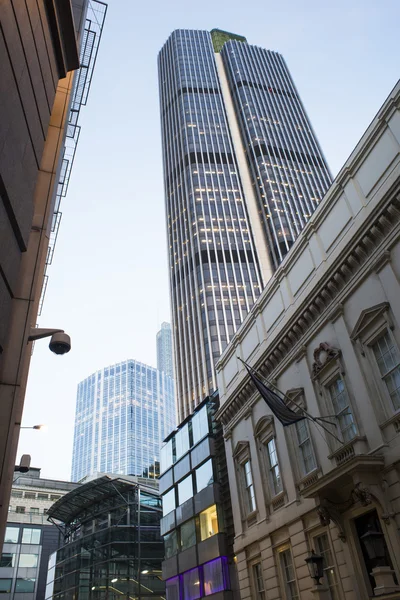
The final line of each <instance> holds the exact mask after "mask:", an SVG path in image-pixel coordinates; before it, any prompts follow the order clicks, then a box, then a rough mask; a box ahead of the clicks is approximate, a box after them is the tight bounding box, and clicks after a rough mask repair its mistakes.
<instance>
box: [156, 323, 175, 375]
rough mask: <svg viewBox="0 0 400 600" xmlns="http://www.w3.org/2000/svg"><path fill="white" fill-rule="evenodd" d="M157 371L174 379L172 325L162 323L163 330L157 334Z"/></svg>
mask: <svg viewBox="0 0 400 600" xmlns="http://www.w3.org/2000/svg"><path fill="white" fill-rule="evenodd" d="M157 369H158V370H159V371H163V372H164V373H166V374H167V375H169V376H170V377H172V378H173V377H174V368H173V362H172V332H171V324H170V323H161V329H160V331H159V332H158V333H157Z"/></svg>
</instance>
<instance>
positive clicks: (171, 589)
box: [165, 577, 179, 600]
mask: <svg viewBox="0 0 400 600" xmlns="http://www.w3.org/2000/svg"><path fill="white" fill-rule="evenodd" d="M165 587H166V592H167V600H179V577H172V579H167V581H166V582H165Z"/></svg>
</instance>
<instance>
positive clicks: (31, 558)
mask: <svg viewBox="0 0 400 600" xmlns="http://www.w3.org/2000/svg"><path fill="white" fill-rule="evenodd" d="M37 565H38V555H37V554H20V555H19V565H18V566H20V567H31V568H32V567H37Z"/></svg>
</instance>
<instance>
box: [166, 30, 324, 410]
mask: <svg viewBox="0 0 400 600" xmlns="http://www.w3.org/2000/svg"><path fill="white" fill-rule="evenodd" d="M159 83H160V102H161V127H162V145H163V159H164V183H165V195H166V213H167V225H168V237H169V248H170V256H169V258H170V290H171V304H172V325H173V335H174V348H175V356H174V360H175V378H176V393H177V398H178V411H179V421H182V420H183V419H184V418H185V417H187V416H188V415H189V414H190V413H191V412H192V411H193V409H194V407H195V406H196V405H197V404H198V403H199V402H201V401H202V400H203V399H204V398H205V397H206V396H208V395H209V394H210V393H212V391H213V390H215V389H216V377H215V370H214V364H215V362H216V360H217V359H218V357H219V356H220V354H221V353H222V351H223V350H224V348H225V347H226V345H227V344H228V342H229V341H230V340H231V339H232V337H233V336H234V334H235V332H236V330H237V328H238V327H239V325H240V324H241V323H242V321H243V320H244V318H245V316H246V315H247V314H248V312H249V311H250V309H251V307H252V306H253V304H254V302H255V300H256V299H257V297H258V296H259V294H260V291H261V289H262V288H263V286H264V285H265V284H266V283H267V281H268V280H269V279H270V277H271V275H272V273H273V272H274V270H275V269H276V268H277V267H278V265H279V264H280V262H281V261H282V260H283V258H284V257H285V255H286V254H287V252H288V251H289V249H290V247H291V246H292V245H293V243H294V241H295V239H296V237H297V236H298V234H299V233H300V231H301V229H302V228H303V227H304V225H305V224H306V223H307V221H308V219H309V217H310V215H311V214H312V212H313V211H314V210H315V208H316V207H317V206H318V203H319V202H320V200H321V199H322V197H323V196H324V194H325V192H326V191H327V189H328V187H329V185H330V183H331V175H330V173H329V169H328V167H327V164H326V161H325V159H324V156H323V154H322V152H321V149H320V147H319V145H318V142H317V140H316V137H315V135H314V133H313V131H312V128H311V124H310V122H309V119H308V117H307V115H306V113H305V110H304V107H303V105H302V102H301V100H300V97H299V94H298V92H297V90H296V87H295V85H294V83H293V81H292V79H291V76H290V73H289V71H288V69H287V67H286V65H285V62H284V60H283V58H282V56H280V55H279V54H277V53H275V52H271V51H268V50H264V49H262V48H258V47H255V46H251V45H249V44H247V42H246V39H245V38H243V37H241V36H237V35H233V34H229V33H226V32H222V31H219V30H213V31H212V32H208V31H193V30H177V31H174V32H173V33H172V34H171V36H170V37H169V39H168V40H167V42H166V43H165V45H164V47H163V48H162V50H161V52H160V55H159Z"/></svg>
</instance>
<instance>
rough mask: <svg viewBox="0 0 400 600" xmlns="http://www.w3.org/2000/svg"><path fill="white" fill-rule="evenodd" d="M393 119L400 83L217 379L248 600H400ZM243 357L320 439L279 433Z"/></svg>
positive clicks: (399, 145) (285, 430)
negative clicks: (312, 570)
mask: <svg viewBox="0 0 400 600" xmlns="http://www.w3.org/2000/svg"><path fill="white" fill-rule="evenodd" d="M399 107H400V82H399V83H398V84H397V85H396V87H395V88H394V90H393V91H392V92H391V94H390V95H389V97H388V98H387V100H386V101H385V103H384V104H383V106H382V107H381V108H380V110H379V112H378V114H377V116H376V117H375V118H374V120H373V121H372V123H371V125H370V126H369V127H368V129H367V131H366V132H365V134H364V136H363V137H362V138H361V140H360V142H359V143H358V145H357V146H356V148H355V149H354V151H353V153H352V154H351V155H350V158H349V159H348V160H347V162H346V163H345V165H344V166H343V168H342V169H341V171H340V172H339V174H338V176H337V177H336V179H335V182H334V185H333V186H332V187H331V189H330V190H329V191H328V193H327V194H326V196H325V198H324V200H323V203H322V204H321V206H320V207H319V208H318V209H317V210H316V211H315V212H314V214H313V215H312V217H311V219H310V222H309V223H308V225H306V227H305V229H304V231H303V232H302V233H301V234H300V236H299V239H298V240H297V242H296V244H295V245H294V247H293V248H292V250H291V252H290V254H289V255H288V256H287V258H286V259H285V261H284V263H283V264H282V266H281V267H280V268H279V269H278V271H277V272H276V275H275V277H274V279H273V281H271V282H270V283H269V284H267V286H266V287H265V289H264V290H263V292H262V294H261V296H260V297H259V299H258V300H257V303H256V306H255V307H254V310H253V311H252V313H251V315H249V317H248V318H247V320H246V322H245V323H244V324H243V325H242V327H241V328H240V329H239V330H238V332H237V335H236V337H235V338H234V340H233V342H232V344H230V345H229V346H228V348H227V349H226V351H225V352H224V354H223V355H222V356H221V358H220V360H219V362H218V363H217V366H216V370H217V376H218V389H219V394H220V408H219V411H218V413H217V415H216V418H217V420H218V421H219V422H221V423H222V424H223V428H224V437H225V448H226V456H227V467H228V474H229V484H230V489H231V497H232V507H233V518H234V527H235V553H236V556H237V567H238V572H239V573H240V592H241V598H242V600H250V599H251V600H253V599H254V598H268V600H278V599H279V600H294V599H296V600H297V599H298V600H300V599H301V600H303V599H304V600H306V599H308V598H312V597H314V598H316V599H320V600H322V599H325V600H360V599H364V598H371V597H376V596H382V597H385V598H399V597H400V587H399V583H400V535H399V530H400V468H399V465H400V444H399V442H400V437H399V436H400V433H399V432H400V303H399V297H400V283H399V282H400V109H399ZM238 357H240V358H241V359H242V360H244V361H247V362H248V363H249V365H251V367H253V368H254V369H256V370H257V372H258V373H259V375H260V376H261V377H262V378H265V380H266V381H267V382H272V384H274V385H275V386H277V388H278V389H279V390H280V391H281V392H282V393H284V394H285V396H286V398H285V402H286V404H287V406H288V407H289V408H291V409H292V410H293V411H294V412H296V413H297V414H298V415H304V412H303V411H304V409H305V410H306V411H307V413H308V414H310V415H311V416H312V417H322V418H324V417H325V420H324V421H322V422H320V425H323V426H325V429H328V432H326V431H325V430H324V429H323V428H322V427H321V426H318V427H317V426H316V425H315V422H310V420H301V421H298V422H297V423H294V424H291V425H289V426H286V427H283V426H282V424H281V422H280V421H279V420H278V419H277V418H276V417H274V415H273V413H272V412H271V410H270V408H269V406H268V405H267V403H266V402H265V401H264V400H263V399H262V398H261V396H260V394H259V392H258V391H257V389H256V387H255V386H254V383H253V381H252V380H251V379H250V377H249V375H248V373H247V371H246V369H245V368H244V367H243V364H242V363H241V362H240V361H239V360H238ZM269 385H270V386H271V383H270V384H269ZM328 415H330V416H328ZM311 550H314V553H315V554H317V555H318V556H319V560H322V573H321V575H322V585H320V586H317V585H315V583H314V581H313V580H312V579H311V577H310V574H309V571H308V568H307V565H306V562H305V559H307V558H309V556H310V554H311Z"/></svg>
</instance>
